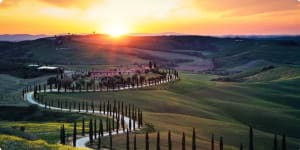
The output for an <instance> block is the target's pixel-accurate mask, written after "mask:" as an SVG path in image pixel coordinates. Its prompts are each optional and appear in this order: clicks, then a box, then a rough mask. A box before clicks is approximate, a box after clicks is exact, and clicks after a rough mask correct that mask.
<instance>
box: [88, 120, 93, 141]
mask: <svg viewBox="0 0 300 150" xmlns="http://www.w3.org/2000/svg"><path fill="white" fill-rule="evenodd" d="M89 138H90V143H93V120H92V119H90V123H89Z"/></svg>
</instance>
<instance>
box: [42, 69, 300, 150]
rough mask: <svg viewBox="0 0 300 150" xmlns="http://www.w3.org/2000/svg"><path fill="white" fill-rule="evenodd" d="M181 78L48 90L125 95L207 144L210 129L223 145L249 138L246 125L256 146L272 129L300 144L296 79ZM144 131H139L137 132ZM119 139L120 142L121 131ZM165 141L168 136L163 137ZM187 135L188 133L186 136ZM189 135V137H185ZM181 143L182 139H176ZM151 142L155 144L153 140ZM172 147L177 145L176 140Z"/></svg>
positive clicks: (159, 121)
mask: <svg viewBox="0 0 300 150" xmlns="http://www.w3.org/2000/svg"><path fill="white" fill-rule="evenodd" d="M181 77H182V79H181V80H180V81H176V83H169V84H167V85H162V86H159V87H155V88H147V89H143V90H131V91H122V92H109V93H74V94H72V93H68V94H48V95H47V96H49V97H52V98H61V99H65V100H70V101H82V100H84V101H92V100H93V101H95V102H97V101H107V100H111V101H113V100H114V99H116V100H121V101H126V102H127V103H130V104H135V105H136V106H138V107H140V108H142V109H143V110H144V112H145V113H144V115H145V121H146V122H150V123H152V124H154V126H155V128H156V130H160V131H161V132H162V135H166V132H167V131H168V129H170V130H172V131H173V135H174V136H176V137H178V138H175V139H174V143H180V138H179V137H180V136H181V133H182V132H186V134H187V136H188V137H191V133H192V128H193V127H194V128H196V129H197V138H198V143H199V145H201V147H203V148H205V149H208V148H209V146H210V144H209V140H210V136H211V134H212V133H214V134H215V136H216V137H217V138H218V137H219V136H223V137H224V141H225V144H226V146H228V148H230V149H235V148H234V147H237V146H238V145H239V144H240V143H243V144H244V145H245V146H246V147H247V144H248V130H249V128H248V127H249V126H253V127H254V128H255V132H254V133H255V148H256V149H259V150H260V149H261V150H264V149H270V148H272V142H273V136H274V133H277V134H282V133H286V134H287V136H288V149H296V148H299V147H300V136H299V135H300V130H299V124H300V117H299V116H300V102H299V101H298V100H299V95H298V94H296V93H300V89H299V88H297V87H299V84H300V79H299V78H291V79H281V80H275V81H271V82H250V83H246V82H245V83H224V82H213V81H210V79H212V78H214V76H211V75H205V74H188V73H182V74H181ZM141 136H143V135H141ZM116 138H122V140H116V141H117V142H120V144H117V145H118V146H119V147H122V146H123V147H124V148H125V145H124V143H123V144H122V142H125V139H124V136H118V137H116ZM161 138H162V140H163V141H166V138H167V136H162V137H161ZM188 139H189V138H188ZM189 140H190V139H189ZM178 146H180V144H179V145H178ZM152 147H153V146H152ZM174 147H176V146H174Z"/></svg>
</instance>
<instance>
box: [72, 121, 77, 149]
mask: <svg viewBox="0 0 300 150" xmlns="http://www.w3.org/2000/svg"><path fill="white" fill-rule="evenodd" d="M76 127H77V125H76V121H75V122H74V128H73V146H74V147H76V135H77V128H76Z"/></svg>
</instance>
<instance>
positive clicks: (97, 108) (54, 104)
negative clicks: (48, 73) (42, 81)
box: [35, 94, 143, 132]
mask: <svg viewBox="0 0 300 150" xmlns="http://www.w3.org/2000/svg"><path fill="white" fill-rule="evenodd" d="M35 98H36V101H37V102H38V103H39V104H43V105H44V109H51V108H55V109H57V108H59V110H60V111H70V112H71V111H73V112H74V111H75V112H76V111H77V112H85V113H90V114H96V113H99V112H101V114H103V115H105V116H107V117H111V118H112V119H113V120H115V121H116V122H112V127H113V129H118V130H117V131H116V132H119V130H120V129H122V130H123V131H125V118H124V116H126V117H128V118H129V125H128V128H129V131H132V130H134V131H135V130H136V128H141V126H143V112H142V110H141V109H140V108H138V107H136V106H135V105H133V104H127V103H124V102H123V101H122V102H121V101H116V100H114V101H112V102H110V101H109V100H108V101H100V102H99V103H98V104H96V103H95V102H94V101H92V102H84V101H82V102H76V101H68V100H60V99H56V100H54V99H47V98H45V97H44V96H43V95H41V94H36V95H35Z"/></svg>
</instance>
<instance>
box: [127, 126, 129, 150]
mask: <svg viewBox="0 0 300 150" xmlns="http://www.w3.org/2000/svg"><path fill="white" fill-rule="evenodd" d="M126 150H129V131H128V129H127V131H126Z"/></svg>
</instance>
